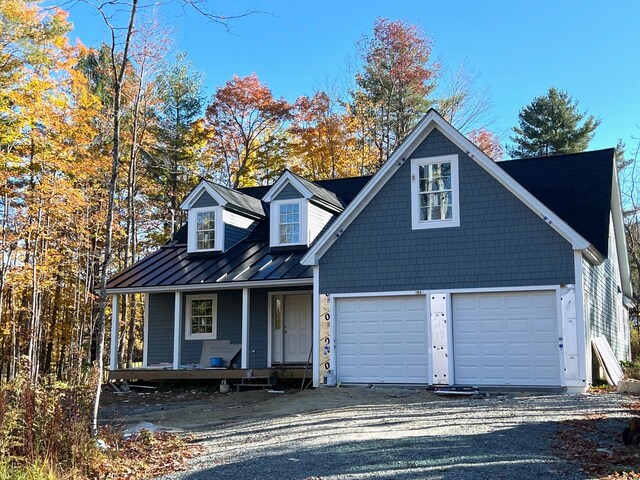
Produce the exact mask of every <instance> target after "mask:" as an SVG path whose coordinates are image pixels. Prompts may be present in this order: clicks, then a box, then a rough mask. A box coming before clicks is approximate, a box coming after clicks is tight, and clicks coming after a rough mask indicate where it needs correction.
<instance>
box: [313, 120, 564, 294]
mask: <svg viewBox="0 0 640 480" xmlns="http://www.w3.org/2000/svg"><path fill="white" fill-rule="evenodd" d="M448 154H458V156H459V160H458V162H459V184H460V226H459V227H453V228H435V229H425V230H415V231H414V230H412V228H411V161H410V159H411V158H422V157H432V156H438V155H448ZM574 278H575V275H574V265H573V250H572V247H571V245H570V244H569V242H567V241H566V240H565V239H564V238H563V237H562V236H560V235H559V234H558V233H557V232H556V231H555V230H553V229H552V228H551V227H550V226H549V225H547V224H546V223H545V222H544V221H543V220H542V219H541V218H539V217H538V216H537V215H536V214H535V213H534V212H532V211H531V210H530V209H529V208H528V207H527V206H526V205H525V204H524V203H522V202H521V201H520V200H519V199H518V198H516V197H515V196H514V195H513V194H512V193H511V192H509V191H508V190H507V189H506V188H504V187H503V186H502V185H501V184H500V183H499V182H498V181H497V180H495V179H494V178H493V177H492V176H491V175H490V174H489V173H487V172H486V171H485V170H484V169H483V168H482V167H480V166H479V165H478V164H477V163H476V162H475V161H473V160H472V159H471V158H469V157H468V156H467V155H466V154H465V153H464V152H463V151H462V150H460V149H459V148H458V147H457V146H456V145H455V144H454V143H452V142H451V141H450V140H449V139H447V138H446V137H445V136H444V135H443V134H442V133H441V132H440V131H438V130H437V129H435V130H433V131H432V132H431V133H430V134H429V136H428V137H427V138H426V139H425V140H424V141H423V142H422V143H421V144H420V145H419V146H418V148H417V149H416V150H415V151H414V152H413V153H412V154H411V156H410V157H409V159H407V160H406V161H405V162H404V164H403V165H402V166H400V167H399V168H398V170H397V171H396V172H395V173H394V174H393V176H392V177H391V178H390V179H389V180H388V181H387V183H386V184H385V185H384V186H383V187H382V188H381V190H380V191H379V192H378V193H377V194H376V196H375V197H374V198H373V199H372V200H371V201H370V202H369V204H368V205H367V206H366V207H365V208H364V210H363V211H362V212H361V213H360V214H359V215H358V217H357V218H356V219H355V220H354V221H353V222H352V223H351V225H349V226H348V227H347V228H346V229H345V230H344V232H343V233H342V234H341V235H340V237H339V238H338V239H337V240H336V242H335V243H334V244H333V245H332V247H331V248H330V249H329V250H328V251H327V252H326V253H325V254H324V256H323V257H322V258H321V260H320V292H321V293H352V292H378V291H380V292H381V291H401V290H428V289H447V288H481V287H501V286H505V287H506V286H531V285H558V284H568V283H574Z"/></svg>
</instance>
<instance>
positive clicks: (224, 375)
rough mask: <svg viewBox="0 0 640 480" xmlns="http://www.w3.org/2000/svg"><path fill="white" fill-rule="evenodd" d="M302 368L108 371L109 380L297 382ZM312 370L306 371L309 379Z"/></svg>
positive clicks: (301, 376) (302, 373)
mask: <svg viewBox="0 0 640 480" xmlns="http://www.w3.org/2000/svg"><path fill="white" fill-rule="evenodd" d="M304 371H305V368H304V366H302V367H300V366H287V367H273V368H235V369H231V368H215V369H214V368H202V369H193V370H172V369H161V368H123V369H118V370H109V377H108V379H109V380H129V381H132V380H143V381H159V380H240V379H242V378H252V377H268V376H271V375H276V376H277V377H278V378H280V379H292V380H299V379H302V378H303V377H304ZM311 376H312V369H311V367H310V366H309V368H308V369H307V376H306V378H308V379H310V378H311Z"/></svg>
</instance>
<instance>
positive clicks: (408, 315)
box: [334, 295, 429, 384]
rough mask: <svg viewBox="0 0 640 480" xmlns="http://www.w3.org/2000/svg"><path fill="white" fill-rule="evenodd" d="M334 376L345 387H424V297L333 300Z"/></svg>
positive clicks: (425, 381)
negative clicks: (375, 385) (335, 374)
mask: <svg viewBox="0 0 640 480" xmlns="http://www.w3.org/2000/svg"><path fill="white" fill-rule="evenodd" d="M335 302H336V303H335V307H334V312H335V317H336V320H335V325H336V339H337V342H336V363H337V366H336V373H337V377H338V381H340V382H345V383H402V384H426V383H429V379H428V373H427V357H428V351H429V348H428V332H427V328H428V320H427V308H426V297H425V295H402V296H379V297H377V296H376V297H350V298H336V299H335Z"/></svg>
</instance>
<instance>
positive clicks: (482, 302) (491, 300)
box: [477, 297, 503, 312]
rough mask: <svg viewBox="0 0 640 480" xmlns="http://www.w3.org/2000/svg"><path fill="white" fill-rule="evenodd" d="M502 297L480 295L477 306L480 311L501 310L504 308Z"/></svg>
mask: <svg viewBox="0 0 640 480" xmlns="http://www.w3.org/2000/svg"><path fill="white" fill-rule="evenodd" d="M502 301H503V299H502V298H500V297H478V300H477V308H478V310H480V311H485V312H486V311H499V310H502V309H503V304H502Z"/></svg>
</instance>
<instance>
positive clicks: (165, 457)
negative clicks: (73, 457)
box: [95, 427, 203, 480]
mask: <svg viewBox="0 0 640 480" xmlns="http://www.w3.org/2000/svg"><path fill="white" fill-rule="evenodd" d="M100 438H101V439H102V440H104V441H105V443H106V444H107V445H108V449H107V450H105V454H104V457H103V460H102V461H101V462H100V464H99V465H96V471H95V476H96V477H98V478H108V479H110V480H125V479H143V478H151V477H157V476H161V475H166V474H168V473H171V472H176V471H179V470H182V469H184V468H185V466H186V463H187V460H189V459H190V458H194V457H196V456H197V455H199V454H200V453H202V450H203V449H202V447H201V446H199V445H196V444H195V443H194V439H193V438H191V437H188V436H184V435H176V434H174V433H168V432H149V431H147V430H142V431H141V432H140V433H138V434H134V435H132V436H131V437H129V438H124V437H123V436H122V432H121V431H118V430H115V429H112V428H110V427H109V428H104V429H102V430H101V432H100Z"/></svg>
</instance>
